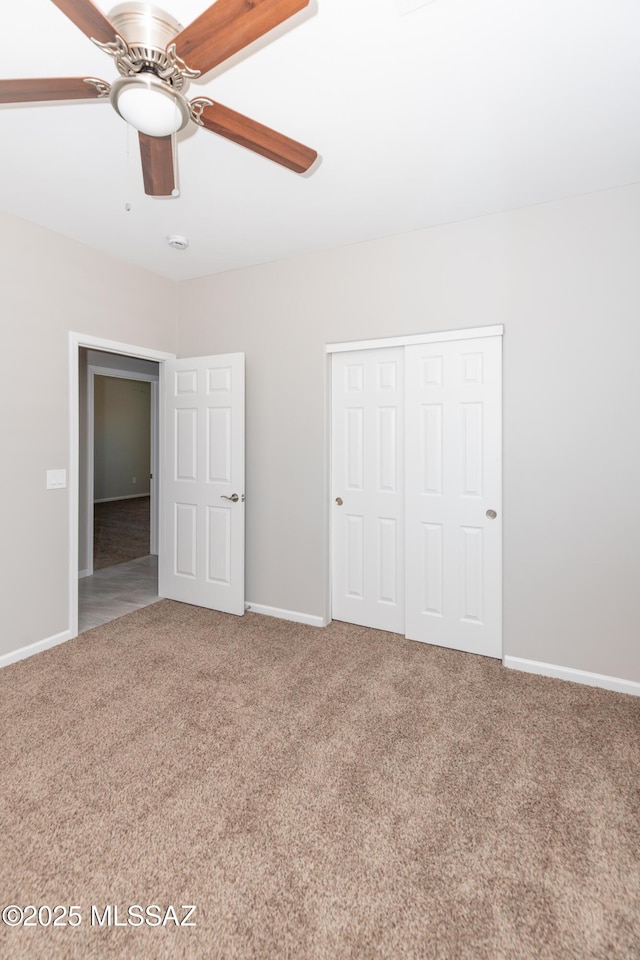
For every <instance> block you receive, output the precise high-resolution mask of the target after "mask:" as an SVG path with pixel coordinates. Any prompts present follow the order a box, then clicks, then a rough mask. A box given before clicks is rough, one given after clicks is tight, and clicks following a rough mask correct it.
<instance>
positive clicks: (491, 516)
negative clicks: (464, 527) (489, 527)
mask: <svg viewBox="0 0 640 960" xmlns="http://www.w3.org/2000/svg"><path fill="white" fill-rule="evenodd" d="M497 516H498V514H497V513H496V511H495V510H487V517H488V518H489V520H495V518H496V517H497Z"/></svg>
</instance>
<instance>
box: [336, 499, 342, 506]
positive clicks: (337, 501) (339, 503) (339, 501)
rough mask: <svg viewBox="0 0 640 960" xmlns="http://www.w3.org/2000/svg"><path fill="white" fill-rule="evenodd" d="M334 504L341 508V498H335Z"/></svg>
mask: <svg viewBox="0 0 640 960" xmlns="http://www.w3.org/2000/svg"><path fill="white" fill-rule="evenodd" d="M336 503H337V504H338V506H339V507H341V506H342V497H336Z"/></svg>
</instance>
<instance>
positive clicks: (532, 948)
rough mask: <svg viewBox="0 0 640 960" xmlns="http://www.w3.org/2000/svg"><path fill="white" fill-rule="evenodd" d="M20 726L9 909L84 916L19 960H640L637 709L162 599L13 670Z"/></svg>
mask: <svg viewBox="0 0 640 960" xmlns="http://www.w3.org/2000/svg"><path fill="white" fill-rule="evenodd" d="M0 719H1V723H0V730H1V732H2V733H1V736H2V744H1V753H0V772H1V783H2V789H1V829H2V833H1V849H0V890H1V891H2V900H3V905H6V904H11V903H14V904H18V905H25V904H34V905H41V904H49V905H52V906H53V905H56V904H60V905H77V906H78V907H79V913H80V916H81V918H82V922H81V924H80V925H79V926H77V927H76V928H72V927H58V928H55V929H54V928H42V929H39V928H35V929H31V928H30V929H7V928H6V926H5V927H3V926H1V925H0V955H1V956H2V957H7V958H11V960H23V958H24V960H35V958H47V960H49V958H50V960H74V958H78V960H91V958H141V960H142V958H144V960H179V958H185V960H187V958H188V960H237V958H238V960H239V958H243V960H248V958H252V960H284V958H287V960H289V958H290V960H342V958H345V960H346V958H348V960H368V958H392V960H604V958H611V960H613V958H615V960H637V958H638V957H640V860H639V849H640V792H639V787H640V701H639V700H637V699H635V698H632V697H625V696H623V695H620V694H614V693H609V692H605V691H601V690H595V689H591V688H588V687H581V686H577V685H574V684H569V683H562V682H560V681H555V680H548V679H544V678H540V677H532V676H528V675H525V674H519V673H515V672H511V671H508V670H505V669H503V668H502V667H501V666H500V664H499V663H497V662H495V661H492V660H487V659H484V658H480V657H473V656H468V655H465V654H458V653H454V652H451V651H447V650H440V649H437V648H433V647H429V646H426V645H421V644H418V643H412V642H409V641H404V640H402V639H399V638H398V637H395V636H393V635H390V634H385V633H381V632H374V631H369V630H366V629H363V628H359V627H352V626H347V625H344V624H339V623H334V624H332V625H331V626H330V627H328V628H327V629H325V630H317V629H314V628H312V627H304V626H298V625H295V624H290V623H285V622H281V621H277V620H273V619H269V618H266V617H261V616H259V615H257V614H248V615H247V616H245V617H244V618H242V619H236V618H233V617H228V616H225V615H222V614H212V613H209V612H207V611H202V610H199V609H196V608H192V607H188V606H185V605H181V604H177V603H171V602H169V601H162V602H160V603H158V604H155V605H153V606H151V607H147V608H146V609H144V610H141V611H138V612H136V613H133V614H131V615H130V616H128V617H125V618H123V619H122V620H119V621H115V622H113V623H110V624H107V625H106V626H103V627H99V628H97V629H96V630H93V631H90V632H88V633H86V634H84V635H83V636H81V637H79V638H78V639H76V640H73V641H71V642H69V643H67V644H64V645H62V646H59V647H57V648H55V649H52V650H50V651H47V652H45V653H43V654H40V655H38V656H36V657H33V658H32V659H30V660H26V661H23V662H21V663H18V664H15V665H13V666H10V667H7V668H6V669H5V670H3V671H1V672H0ZM107 904H117V905H118V907H119V910H120V913H119V920H120V922H123V918H126V908H127V906H128V905H129V904H138V905H141V906H146V905H148V904H157V905H159V906H160V907H161V908H162V913H161V914H160V916H162V915H164V912H165V910H166V907H167V906H168V905H176V906H177V907H178V911H177V915H178V916H181V915H182V914H181V912H180V907H181V905H182V904H195V905H196V906H197V910H196V912H195V921H196V924H197V925H196V926H195V927H175V926H173V925H172V924H171V921H169V924H170V925H168V926H164V927H155V928H153V927H146V926H144V927H136V926H121V927H118V928H115V927H113V926H112V927H110V928H107V927H106V926H105V927H97V926H93V927H92V926H91V923H90V916H91V905H96V906H98V907H99V908H100V915H102V914H103V912H104V907H105V906H106V905H107ZM169 916H171V915H169ZM42 917H43V919H44V920H45V921H46V918H47V915H46V912H45V913H43V914H42ZM112 917H113V914H112ZM133 917H134V922H137V921H136V920H135V917H136V914H135V912H134V914H133Z"/></svg>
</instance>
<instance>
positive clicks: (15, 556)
mask: <svg viewBox="0 0 640 960" xmlns="http://www.w3.org/2000/svg"><path fill="white" fill-rule="evenodd" d="M0 284H1V290H2V308H1V315H0V325H1V330H2V334H3V347H4V349H3V350H2V356H1V357H0V410H1V411H2V416H1V418H0V422H1V430H2V436H1V438H0V442H1V444H2V447H1V449H2V463H3V476H2V493H3V496H2V498H1V502H0V531H1V545H0V584H1V591H2V594H1V601H0V603H1V611H0V623H1V634H0V655H2V654H4V653H7V652H9V651H11V650H15V649H19V648H21V647H24V646H27V645H28V644H31V643H35V642H37V641H41V640H44V639H46V638H48V637H51V636H55V635H57V634H58V633H63V632H64V631H66V630H67V629H68V627H69V610H68V582H67V572H68V569H67V564H68V556H69V543H68V530H69V513H68V511H69V496H68V489H67V490H46V489H45V475H46V470H47V469H48V468H66V469H68V467H69V388H68V376H69V374H68V356H69V346H68V333H69V331H70V330H74V331H80V332H82V333H87V334H91V335H93V336H98V337H105V338H108V339H111V340H116V341H121V342H124V343H130V344H137V345H141V346H148V347H153V348H156V349H158V350H165V351H168V352H171V351H174V350H175V341H174V332H175V311H174V297H175V290H176V288H175V286H174V284H172V283H170V282H169V281H163V280H162V279H159V278H158V277H157V276H153V275H151V274H148V273H146V272H144V271H142V270H140V269H138V268H134V267H130V266H129V265H127V264H124V263H120V262H119V261H117V260H113V259H110V258H108V257H105V256H102V255H100V254H99V253H97V252H95V251H92V250H89V249H88V248H86V247H84V246H82V245H81V244H78V243H75V242H73V241H71V240H67V239H66V238H63V237H61V236H59V235H58V234H54V233H52V232H50V231H47V230H44V229H42V228H41V227H37V226H34V225H32V224H29V223H26V222H25V221H23V220H19V219H17V218H15V217H12V216H10V215H8V214H3V213H0Z"/></svg>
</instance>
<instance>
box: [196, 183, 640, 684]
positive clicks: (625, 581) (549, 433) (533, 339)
mask: <svg viewBox="0 0 640 960" xmlns="http://www.w3.org/2000/svg"><path fill="white" fill-rule="evenodd" d="M639 224H640V186H631V187H627V188H621V189H618V190H611V191H606V192H602V193H598V194H594V195H590V196H585V197H580V198H576V199H571V200H564V201H559V202H554V203H548V204H542V205H540V206H536V207H532V208H528V209H525V210H521V211H515V212H510V213H506V214H501V215H495V216H489V217H482V218H478V219H476V220H472V221H466V222H464V223H457V224H451V225H448V226H444V227H439V228H435V229H431V230H424V231H418V232H415V233H411V234H408V235H404V236H401V237H396V238H390V239H384V240H379V241H374V242H371V243H367V244H362V245H357V246H351V247H347V248H342V249H334V250H329V251H326V252H323V253H319V254H315V255H310V256H304V257H299V258H296V259H292V260H288V261H282V262H278V263H273V264H268V265H265V266H258V267H253V268H251V269H246V270H238V271H235V272H233V273H227V274H223V275H219V276H214V277H209V278H203V279H201V280H198V281H191V282H188V283H184V284H182V285H181V298H182V309H181V314H182V319H181V322H180V325H179V328H178V351H179V355H181V356H189V355H195V354H205V353H218V352H227V351H245V352H246V355H247V491H246V492H247V599H248V600H249V601H253V602H255V603H261V604H266V605H269V606H274V607H281V608H284V609H288V610H295V611H301V612H305V613H309V614H317V615H322V614H325V613H326V612H327V594H328V584H327V572H328V559H327V543H328V536H327V507H328V489H327V477H328V470H327V413H328V402H327V360H326V357H325V354H324V345H325V344H326V343H327V342H331V341H339V340H353V339H361V338H372V337H388V336H394V335H400V334H411V333H418V332H423V331H434V330H447V329H456V328H462V327H472V326H480V325H486V324H495V323H502V324H504V325H505V337H504V637H505V651H506V653H507V654H508V655H510V656H514V657H522V658H525V659H531V660H537V661H541V662H544V663H552V664H558V665H562V666H568V667H572V668H576V669H582V670H587V671H592V672H596V673H602V674H607V675H610V676H618V677H621V678H625V679H628V680H634V681H640V651H639V646H640V645H639V644H638V642H637V638H638V635H639V632H640V628H639V626H638V622H637V613H636V603H635V595H636V590H637V587H636V581H637V579H638V576H639V574H640V561H639V546H638V545H639V544H640V519H639V518H640V510H639V508H638V491H639V490H640V443H639V442H638V435H639V434H640V386H639V385H640V378H639V377H638V374H637V366H638V360H637V358H638V356H639V355H640V322H639V320H638V316H639V310H638V307H639V305H640V270H638V263H640V231H639V226H638V225H639Z"/></svg>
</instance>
